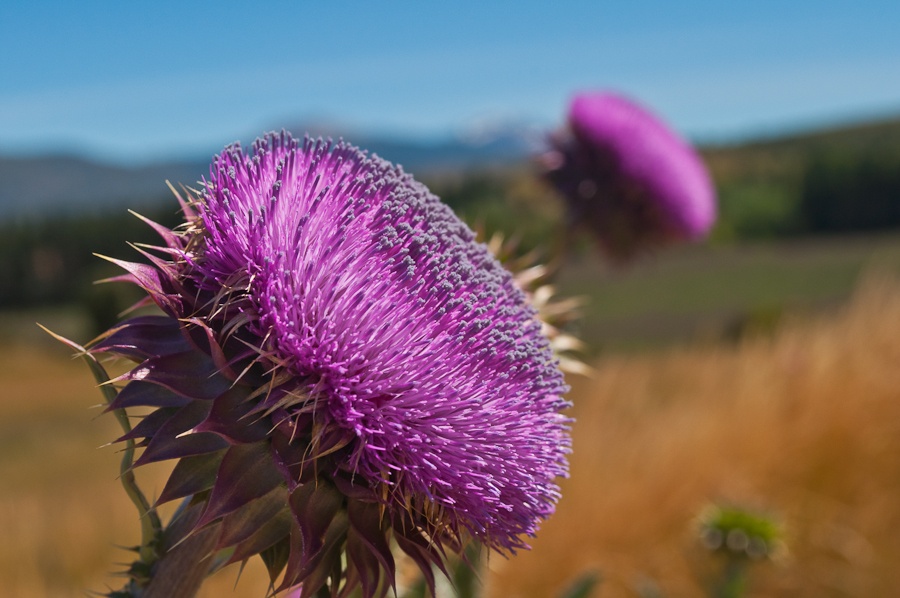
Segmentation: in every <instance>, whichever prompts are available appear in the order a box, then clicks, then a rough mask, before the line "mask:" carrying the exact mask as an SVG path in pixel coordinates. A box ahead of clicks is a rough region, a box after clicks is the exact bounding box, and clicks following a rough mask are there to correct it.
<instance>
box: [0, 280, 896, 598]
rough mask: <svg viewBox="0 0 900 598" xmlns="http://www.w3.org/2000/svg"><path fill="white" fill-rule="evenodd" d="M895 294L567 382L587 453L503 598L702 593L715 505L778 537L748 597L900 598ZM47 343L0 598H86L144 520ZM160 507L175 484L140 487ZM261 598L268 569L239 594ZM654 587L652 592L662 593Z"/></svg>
mask: <svg viewBox="0 0 900 598" xmlns="http://www.w3.org/2000/svg"><path fill="white" fill-rule="evenodd" d="M898 332H900V283H898V282H897V281H894V280H891V279H879V278H870V279H868V280H867V282H864V283H863V284H862V285H861V286H860V288H859V289H858V291H857V292H856V294H855V296H854V298H853V299H852V300H851V301H850V302H849V303H848V304H847V305H846V306H844V307H842V308H835V309H832V310H830V311H828V312H827V313H821V314H819V315H817V316H808V317H805V318H803V319H797V320H791V319H787V320H786V321H783V322H782V323H781V324H780V326H779V328H778V329H777V330H776V331H775V332H774V333H772V334H771V335H770V336H765V337H758V338H749V339H745V340H743V341H741V342H739V343H737V344H713V343H704V344H696V345H688V346H682V347H680V348H671V349H667V350H665V351H664V352H656V353H644V354H635V355H628V356H617V355H615V354H609V355H603V356H601V357H599V358H598V359H596V360H594V362H593V363H592V365H593V367H594V368H595V369H596V375H595V376H594V377H593V378H592V379H585V378H576V379H572V380H571V384H572V387H573V390H572V393H571V399H572V401H573V402H574V404H575V407H574V409H573V410H572V414H573V415H574V417H575V418H576V419H577V423H576V424H575V426H574V431H573V433H574V444H575V452H574V454H573V455H572V471H571V478H570V479H568V480H566V481H564V483H563V499H562V502H561V503H560V505H559V510H558V512H557V514H556V515H555V516H554V517H553V518H552V519H551V520H549V521H548V522H547V523H546V524H545V525H544V526H543V529H542V530H541V533H540V534H539V536H538V537H537V538H536V539H535V540H534V542H533V546H534V549H533V551H531V552H526V553H521V554H519V555H518V556H516V557H515V558H513V559H510V560H506V559H503V558H501V557H497V556H496V555H495V556H494V557H493V558H492V559H491V561H490V571H489V573H487V574H486V575H485V579H486V584H487V591H488V594H489V595H490V596H492V597H494V598H507V597H509V598H515V597H522V598H525V597H537V598H543V597H548V596H554V595H556V594H557V593H558V591H559V589H561V588H563V587H565V586H566V585H568V584H569V582H571V581H572V580H573V579H575V578H576V577H577V576H578V575H579V574H581V573H583V572H585V571H591V570H596V571H599V572H600V573H601V575H602V577H603V583H602V584H601V585H600V586H599V587H598V591H597V592H596V595H597V596H600V597H614V596H639V595H643V596H651V595H661V596H666V597H681V596H699V595H703V587H704V585H703V584H704V583H705V582H704V580H705V579H706V578H707V577H708V575H709V574H710V573H711V571H712V567H713V566H714V564H715V563H714V562H713V560H712V559H711V557H710V556H709V555H707V554H706V553H704V551H703V549H701V548H700V547H699V544H698V542H697V540H696V539H695V536H694V528H693V522H694V519H695V517H696V515H697V514H698V512H699V511H700V510H701V509H702V508H703V507H704V506H705V505H707V504H708V503H709V502H710V501H729V502H732V503H737V504H740V505H745V506H747V507H751V508H755V509H761V510H764V511H767V512H771V513H773V514H774V515H776V516H777V517H778V518H779V520H780V521H781V522H782V524H783V526H784V529H785V534H786V543H787V549H786V550H785V551H784V552H783V553H782V554H781V555H780V556H779V558H778V559H777V561H776V562H774V563H769V562H764V563H759V564H757V565H755V569H753V570H752V571H751V579H750V588H749V595H750V596H865V597H868V596H894V595H896V592H897V588H900V566H898V565H897V563H900V334H898ZM66 353H67V351H66V349H65V348H62V347H54V346H52V345H48V344H39V345H34V344H19V345H12V346H7V347H5V349H4V356H3V359H2V360H0V388H3V393H2V401H0V446H2V448H3V450H2V452H0V480H2V482H0V534H2V537H3V539H4V541H3V542H2V544H0V595H2V596H9V597H15V598H28V597H32V596H35V597H45V596H52V597H57V596H59V597H65V596H84V595H85V590H98V591H102V590H104V589H105V587H106V584H110V585H111V586H112V587H116V586H118V585H119V581H118V580H116V579H115V578H111V577H109V576H108V575H107V572H108V571H110V570H111V569H112V568H114V565H113V563H115V562H124V561H127V560H129V557H130V554H129V553H127V552H125V551H124V550H122V549H120V548H117V547H116V545H117V544H119V545H128V544H133V543H135V542H136V541H137V535H138V522H137V516H136V514H135V513H134V511H133V509H132V507H131V505H130V503H128V502H127V499H126V498H125V496H124V493H123V492H122V490H121V488H120V487H119V485H118V483H117V481H116V479H115V475H116V472H117V468H118V464H117V461H118V455H117V454H116V449H115V448H114V447H106V448H98V447H100V446H101V445H102V444H104V443H105V442H107V441H109V440H110V439H112V438H114V437H115V436H116V435H117V429H116V425H115V421H114V419H113V418H112V417H111V416H103V417H99V418H97V417H96V416H97V413H98V411H97V410H96V409H95V410H91V409H89V407H90V406H91V405H94V404H97V403H98V402H99V401H100V394H99V392H97V390H96V389H95V388H94V387H93V382H92V379H91V378H90V375H89V373H88V371H87V368H86V367H85V366H84V365H83V364H81V363H79V362H72V361H71V360H69V359H68V358H67V356H66ZM139 476H140V479H141V480H142V484H143V487H144V489H145V491H147V492H148V493H149V494H153V493H154V492H158V491H159V490H160V489H161V488H162V483H163V479H164V476H165V471H164V469H160V468H157V469H150V470H147V471H144V472H141V473H140V474H139ZM236 576H237V570H236V568H231V569H227V570H225V571H223V572H220V573H219V574H217V576H215V577H214V578H213V579H211V580H210V581H209V582H208V583H207V584H206V586H205V587H204V590H203V593H202V596H205V597H209V598H211V597H214V596H236V597H237V596H241V597H243V596H247V597H253V598H261V597H262V596H263V595H264V593H265V581H264V574H263V573H262V569H261V567H260V566H259V565H258V563H257V562H252V563H251V564H250V565H249V566H248V567H247V569H246V570H245V571H244V574H243V576H242V577H241V579H240V581H239V583H238V584H237V586H235V585H234V582H235V578H236ZM654 588H655V589H656V590H658V591H659V593H658V594H653V593H652V592H651V590H653V589H654Z"/></svg>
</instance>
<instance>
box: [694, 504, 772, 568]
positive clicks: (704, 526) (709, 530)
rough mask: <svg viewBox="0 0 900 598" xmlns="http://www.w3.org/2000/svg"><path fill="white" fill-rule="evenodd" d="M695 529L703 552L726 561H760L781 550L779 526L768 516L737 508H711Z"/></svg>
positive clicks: (703, 513) (705, 510) (699, 519)
mask: <svg viewBox="0 0 900 598" xmlns="http://www.w3.org/2000/svg"><path fill="white" fill-rule="evenodd" d="M697 526H698V533H699V536H700V541H701V542H702V544H703V546H704V547H705V548H706V549H707V550H710V551H711V552H716V553H723V554H726V555H727V556H729V557H730V558H738V559H748V558H749V559H752V560H761V559H765V558H772V557H773V555H775V554H777V553H778V552H780V551H782V550H783V544H784V542H783V532H782V530H781V526H780V525H779V524H778V523H777V522H776V521H775V520H774V519H773V518H772V517H771V516H768V515H763V514H760V513H755V512H753V511H749V510H747V509H744V508H741V507H735V506H721V505H711V506H709V507H707V508H705V509H704V510H703V512H702V513H701V514H700V516H699V517H698V520H697Z"/></svg>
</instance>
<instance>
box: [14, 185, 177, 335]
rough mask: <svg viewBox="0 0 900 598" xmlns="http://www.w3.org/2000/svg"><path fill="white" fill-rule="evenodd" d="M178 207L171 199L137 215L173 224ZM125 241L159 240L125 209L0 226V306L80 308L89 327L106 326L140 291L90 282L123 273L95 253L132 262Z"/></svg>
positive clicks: (153, 241)
mask: <svg viewBox="0 0 900 598" xmlns="http://www.w3.org/2000/svg"><path fill="white" fill-rule="evenodd" d="M176 209H177V204H176V203H175V202H174V200H172V201H171V202H168V203H167V205H166V206H165V207H162V206H160V207H151V208H148V209H143V210H141V213H142V214H143V215H145V216H147V217H148V218H151V219H152V220H155V221H157V222H160V223H161V224H166V225H168V226H175V225H176V224H177V223H178V221H179V218H178V215H177V213H176ZM129 242H132V243H147V244H158V243H159V238H158V237H157V235H156V233H154V232H153V230H152V229H150V227H148V226H147V225H146V224H144V223H143V222H141V221H140V220H139V219H138V218H136V217H135V216H134V215H132V214H130V213H129V212H127V211H126V210H125V209H124V208H122V209H119V210H115V211H112V210H111V211H109V212H104V213H99V212H92V213H87V214H81V215H73V214H66V215H59V216H47V217H45V218H42V219H25V220H22V219H19V220H10V221H5V222H0V308H6V309H9V308H25V307H41V306H46V305H59V304H79V305H81V306H82V307H84V309H85V310H86V311H87V315H88V316H89V317H90V319H91V321H92V326H93V327H95V328H96V329H97V330H102V329H104V328H106V327H108V326H109V325H110V324H112V323H113V322H114V321H115V318H116V314H117V313H118V312H119V311H121V310H122V309H125V308H127V307H128V306H130V305H131V304H133V303H134V302H135V301H136V300H137V299H139V298H140V293H139V292H138V291H137V290H136V289H132V288H129V286H128V285H121V284H110V285H96V284H94V281H95V280H99V279H102V278H107V277H109V276H115V275H117V274H120V273H121V270H119V269H118V268H116V267H115V266H113V265H112V264H109V263H108V262H106V261H104V260H102V259H100V258H98V257H97V256H95V255H94V254H95V253H97V254H101V255H106V256H110V257H117V258H121V259H126V260H130V259H136V258H137V257H138V254H137V253H136V252H135V251H134V250H133V249H131V248H129V247H128V246H127V243H129Z"/></svg>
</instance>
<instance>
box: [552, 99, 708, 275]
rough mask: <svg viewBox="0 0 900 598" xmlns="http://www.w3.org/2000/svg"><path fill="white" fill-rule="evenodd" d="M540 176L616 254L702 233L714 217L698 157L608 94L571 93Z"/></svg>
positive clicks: (646, 114) (656, 123)
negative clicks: (566, 114) (562, 123)
mask: <svg viewBox="0 0 900 598" xmlns="http://www.w3.org/2000/svg"><path fill="white" fill-rule="evenodd" d="M568 121H569V122H568V125H569V126H568V131H566V132H565V133H562V134H560V135H557V136H555V137H553V138H552V139H551V144H552V145H553V147H554V149H553V151H551V152H550V153H549V154H547V155H546V156H544V160H543V161H544V163H545V165H546V166H547V171H546V173H545V177H546V178H547V180H548V181H549V182H550V183H551V184H552V185H553V186H554V187H556V188H557V189H558V190H559V191H560V192H561V194H562V195H563V196H564V197H565V198H566V200H567V202H568V204H569V208H570V218H571V219H572V221H573V222H575V223H583V224H585V225H586V226H588V227H589V228H590V229H591V230H592V232H594V233H595V235H596V237H597V238H598V240H599V241H600V243H601V245H602V246H603V247H604V249H605V250H606V251H607V252H608V253H609V254H610V255H611V256H612V257H614V258H617V259H627V258H629V257H631V256H632V255H634V254H635V253H636V252H638V251H639V250H641V249H642V248H646V247H654V246H661V245H665V244H668V243H671V242H675V241H683V240H696V239H699V238H701V237H703V236H704V235H705V234H706V233H707V232H708V231H709V229H710V227H711V226H712V224H713V222H714V221H715V217H716V204H715V191H714V189H713V185H712V183H711V181H710V178H709V174H708V173H707V171H706V167H705V166H704V164H703V160H702V159H701V158H700V156H699V155H698V154H697V153H696V152H695V151H694V149H693V148H691V146H690V145H689V144H687V143H686V142H685V141H683V140H682V139H681V138H680V137H679V136H678V135H677V134H675V133H674V132H673V131H672V130H671V129H669V128H668V127H667V126H666V125H665V124H664V123H663V122H662V121H660V120H659V119H658V118H656V117H655V116H654V115H652V114H651V113H650V112H648V111H647V110H646V109H644V108H642V107H641V106H639V105H637V104H635V103H634V102H632V101H630V100H628V99H625V98H623V97H620V96H618V95H614V94H610V93H584V94H579V95H576V96H575V98H574V99H573V100H572V103H571V106H570V108H569V118H568Z"/></svg>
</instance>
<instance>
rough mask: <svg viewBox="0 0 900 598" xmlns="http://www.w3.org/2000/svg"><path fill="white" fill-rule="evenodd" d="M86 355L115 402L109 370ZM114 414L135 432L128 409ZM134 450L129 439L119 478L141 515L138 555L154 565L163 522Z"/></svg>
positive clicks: (109, 400)
mask: <svg viewBox="0 0 900 598" xmlns="http://www.w3.org/2000/svg"><path fill="white" fill-rule="evenodd" d="M82 356H83V357H84V358H85V361H87V364H88V366H89V367H90V368H91V373H93V374H94V378H95V379H96V380H97V383H98V384H99V385H100V390H101V391H102V392H103V396H104V398H105V399H106V403H107V405H109V404H111V403H112V402H113V400H115V398H116V390H115V388H114V387H113V386H112V384H110V379H109V374H107V373H106V370H105V369H104V368H103V366H102V365H100V362H98V361H97V359H96V358H95V357H94V356H93V355H91V354H90V353H88V352H87V351H84V352H83V353H82ZM113 414H114V415H115V416H116V420H117V421H118V422H119V425H120V426H121V427H122V430H123V431H124V432H125V434H128V433H129V432H131V422H130V421H128V414H127V413H125V410H124V409H114V410H113ZM134 449H135V445H134V440H127V441H125V449H124V450H123V451H122V462H121V464H120V465H119V479H121V480H122V487H123V488H125V494H127V495H128V498H130V499H131V502H132V503H134V506H135V507H136V508H137V510H138V513H139V514H140V517H141V546H140V548H139V549H138V554H139V555H140V557H141V561H142V562H143V563H144V564H146V565H152V564H153V562H154V561H155V560H156V558H157V552H156V551H157V546H156V545H157V544H158V542H159V538H160V534H161V532H162V521H160V519H159V514H158V513H157V512H156V509H154V508H153V507H151V506H150V503H149V502H148V501H147V498H146V497H145V496H144V493H143V492H141V489H140V488H139V487H138V485H137V480H136V479H135V477H134V470H133V468H132V465H134Z"/></svg>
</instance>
